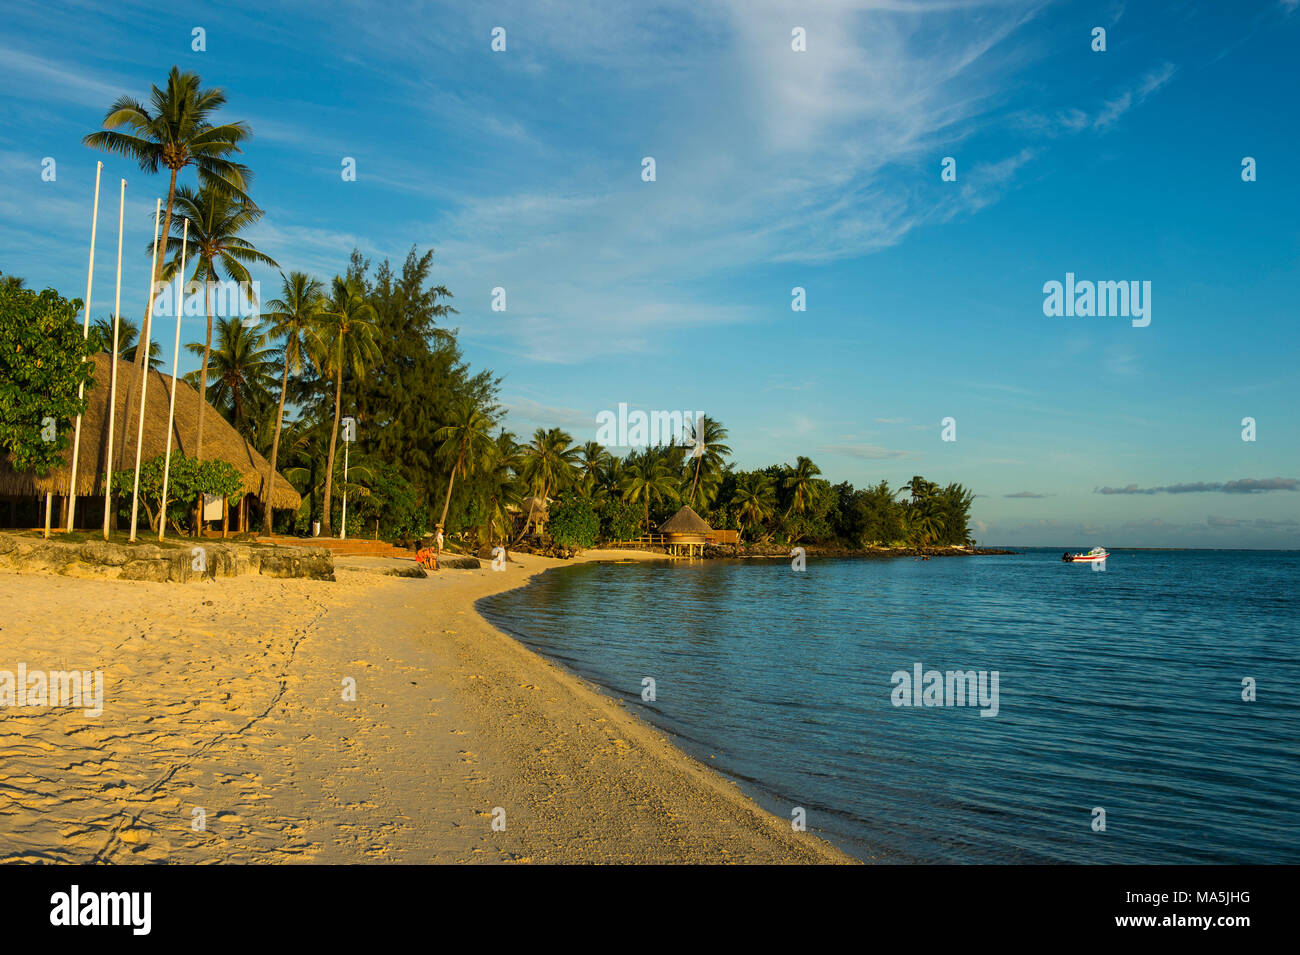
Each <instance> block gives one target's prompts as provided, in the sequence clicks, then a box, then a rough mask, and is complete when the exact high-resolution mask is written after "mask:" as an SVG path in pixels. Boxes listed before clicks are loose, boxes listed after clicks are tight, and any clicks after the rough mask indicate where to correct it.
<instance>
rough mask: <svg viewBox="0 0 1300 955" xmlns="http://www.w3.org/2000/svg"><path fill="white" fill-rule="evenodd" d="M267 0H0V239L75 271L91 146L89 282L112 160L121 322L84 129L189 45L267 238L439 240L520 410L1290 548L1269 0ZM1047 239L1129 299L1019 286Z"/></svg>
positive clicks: (1285, 212)
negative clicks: (708, 427)
mask: <svg viewBox="0 0 1300 955" xmlns="http://www.w3.org/2000/svg"><path fill="white" fill-rule="evenodd" d="M275 6H276V9H275V10H265V9H262V8H261V6H260V5H244V4H240V3H223V4H221V5H219V6H212V5H188V4H184V3H173V4H169V5H167V7H166V8H165V9H164V10H161V11H159V10H157V9H156V8H154V7H152V5H150V6H145V5H138V4H133V3H115V4H113V5H112V8H111V12H108V8H107V6H105V7H103V8H102V9H101V8H100V7H99V6H98V5H92V4H59V3H54V4H50V3H39V4H38V3H17V4H9V5H8V11H7V12H8V15H7V16H6V18H5V21H4V25H3V27H0V59H3V62H4V64H5V67H4V70H3V71H0V118H2V122H0V172H2V173H3V176H2V177H0V270H3V271H5V272H8V273H14V274H18V275H23V276H25V277H26V278H27V279H28V281H29V284H31V285H33V286H36V287H43V286H45V285H51V286H54V287H56V288H58V289H59V290H60V291H61V292H63V293H64V294H65V295H68V296H69V297H73V296H75V297H81V296H82V295H83V294H84V284H85V272H86V258H85V257H86V251H87V242H88V238H89V211H90V204H91V202H90V200H91V193H92V188H93V179H94V164H95V161H96V160H97V159H100V158H103V159H104V162H105V169H104V179H103V183H104V185H103V187H102V190H103V191H102V198H101V211H100V232H99V243H98V252H97V263H96V276H95V290H94V295H93V300H94V302H93V306H92V315H95V316H98V315H101V314H106V313H108V312H109V311H110V309H111V306H112V290H113V267H114V253H115V245H114V243H115V234H114V233H115V227H116V214H117V201H116V200H117V182H118V179H119V178H120V177H125V178H126V179H127V180H128V186H127V196H128V202H127V213H126V249H127V253H128V258H127V261H126V265H125V267H124V268H125V275H124V291H123V312H124V314H127V315H130V316H132V317H136V318H138V317H139V315H140V314H141V313H142V312H143V306H144V301H145V294H146V289H145V278H146V275H147V271H148V265H147V259H146V257H145V256H144V255H143V252H142V250H143V249H144V247H145V246H146V243H147V241H148V235H149V232H150V228H151V226H152V210H153V202H154V199H155V197H156V196H157V195H158V194H159V191H160V190H165V188H166V182H165V180H164V179H163V178H162V177H149V176H146V175H145V174H143V173H142V172H140V171H139V170H138V169H136V168H134V167H132V166H131V165H130V164H129V163H127V162H125V161H123V160H120V159H118V158H116V157H103V156H100V155H98V154H95V153H92V152H90V151H89V150H87V149H85V148H84V147H82V146H81V145H80V140H81V137H82V136H83V135H85V134H86V133H87V132H89V131H92V130H94V129H96V128H98V126H99V123H100V120H101V119H102V117H103V114H104V112H105V110H106V108H107V106H108V104H109V103H110V102H112V100H113V99H114V98H116V97H117V96H118V95H121V94H123V93H127V94H130V95H133V96H136V97H139V98H142V99H143V98H145V97H146V94H147V91H148V88H149V86H150V84H152V83H161V82H162V81H163V79H164V78H165V75H166V71H167V69H168V68H169V67H171V66H172V65H173V64H177V65H180V66H181V67H182V68H184V69H189V70H194V71H196V72H198V73H199V74H200V75H201V76H202V78H203V80H204V85H206V86H220V87H222V88H223V89H224V90H225V91H226V93H227V96H228V99H229V104H228V106H227V109H226V114H227V115H229V116H230V117H231V118H238V119H244V120H246V121H248V122H249V123H250V124H251V125H252V127H253V130H254V134H255V135H254V139H253V142H252V143H251V144H250V146H249V148H248V149H247V151H246V155H245V157H244V158H245V160H246V161H247V162H248V164H249V165H250V166H252V168H253V169H254V171H255V172H256V177H257V178H256V181H255V183H254V187H253V190H252V194H253V196H254V198H255V199H256V200H257V201H258V202H259V204H260V205H262V207H263V208H264V209H265V210H266V216H265V219H264V220H263V222H262V223H261V224H260V225H259V226H258V228H257V230H256V231H255V232H254V233H252V235H251V237H252V238H253V239H254V241H256V242H257V244H258V246H259V247H260V248H262V249H263V250H264V251H266V252H267V253H269V254H271V255H272V256H274V257H275V258H276V259H277V260H278V261H279V262H280V263H281V265H282V266H284V267H285V268H286V269H288V268H296V269H305V270H308V271H312V272H315V273H316V274H318V275H320V276H321V277H325V278H328V277H329V276H331V275H333V274H334V273H335V272H337V271H340V270H341V269H342V268H343V267H344V266H345V264H346V261H347V256H348V253H349V252H350V250H351V249H352V247H353V246H354V245H355V246H358V247H359V248H360V249H361V250H362V252H363V253H365V254H366V255H368V256H370V257H371V258H372V259H374V260H375V261H376V262H377V261H379V260H381V259H382V258H384V257H389V258H392V259H394V260H400V259H401V258H402V257H403V256H404V255H405V253H406V250H407V249H408V248H409V247H410V246H411V245H412V244H413V243H414V244H416V245H418V246H419V247H420V248H421V249H423V248H427V247H430V246H432V247H433V248H435V249H436V250H437V251H436V256H435V270H436V271H435V279H436V280H437V281H439V282H442V283H445V284H446V285H448V286H449V287H450V288H451V290H452V291H453V293H454V294H455V296H456V299H455V305H456V306H457V308H459V310H460V314H459V316H457V318H456V324H457V325H458V326H459V327H460V329H461V337H462V342H463V345H464V347H465V350H466V353H467V356H468V357H469V359H470V360H471V362H472V363H473V364H474V365H475V366H476V367H488V368H491V369H492V370H493V371H495V372H497V373H498V374H500V375H502V376H503V378H504V385H503V389H502V398H503V401H504V403H505V404H506V405H507V406H508V407H509V409H510V410H509V415H508V422H509V424H510V426H511V427H512V428H513V429H514V430H515V431H517V432H519V433H521V434H525V435H526V434H529V433H531V431H532V430H533V429H534V428H535V427H538V426H541V425H546V426H553V425H562V426H564V427H565V428H566V429H568V430H569V431H570V432H571V433H572V434H573V435H574V437H575V439H577V440H578V441H584V440H589V439H591V438H594V436H595V430H596V413H597V412H598V411H601V410H605V409H615V408H617V407H618V404H619V403H620V402H627V403H628V404H629V405H631V406H632V407H640V408H645V409H664V410H702V411H704V412H706V413H707V414H709V415H711V416H713V417H716V418H718V419H719V420H721V421H722V422H723V423H724V424H725V425H726V426H727V427H728V428H729V429H730V432H731V439H730V441H729V443H730V445H731V446H732V448H733V449H734V451H735V458H736V460H737V461H738V463H739V464H740V465H741V466H742V467H755V466H762V465H765V464H768V463H772V462H777V461H792V460H793V459H794V457H795V455H797V454H808V455H809V456H811V457H812V458H813V459H814V460H815V461H816V462H817V463H818V464H819V465H820V467H821V468H822V471H823V472H824V474H825V475H826V476H827V477H829V478H830V479H831V480H833V481H839V480H850V481H853V482H854V483H855V484H859V485H861V484H866V483H870V482H874V481H877V480H880V479H881V478H884V479H886V480H888V481H890V482H891V484H894V485H898V484H901V483H903V482H904V481H906V480H907V479H908V478H909V477H910V476H911V475H912V474H915V473H920V474H924V475H925V476H926V477H928V478H929V479H931V480H936V481H939V482H941V483H946V482H948V481H961V482H963V483H965V484H966V485H967V486H968V487H971V488H972V489H974V490H975V492H976V493H977V494H978V495H979V497H978V498H977V500H976V504H975V509H974V516H975V519H976V533H977V536H978V537H979V538H980V539H981V540H983V541H985V542H988V543H1006V544H1020V545H1033V544H1043V545H1058V544H1059V545H1062V546H1065V545H1070V546H1075V545H1080V546H1081V545H1091V544H1094V543H1103V544H1106V545H1108V546H1112V547H1118V546H1205V547H1215V546H1221V547H1249V546H1259V547H1296V546H1298V545H1297V542H1298V541H1300V533H1298V532H1300V490H1296V487H1297V481H1296V479H1298V478H1300V451H1298V450H1297V449H1298V448H1300V425H1298V424H1297V420H1296V417H1297V410H1296V395H1297V393H1298V389H1297V385H1300V372H1298V371H1297V362H1296V359H1297V355H1298V354H1300V348H1298V347H1297V346H1298V345H1300V333H1298V332H1297V330H1296V326H1297V318H1300V315H1298V314H1297V291H1298V290H1300V265H1298V264H1297V263H1298V262H1300V256H1298V255H1297V253H1298V252H1300V164H1298V158H1300V131H1298V130H1300V124H1298V123H1297V112H1298V110H1297V106H1296V104H1297V103H1300V95H1298V94H1300V89H1297V86H1298V85H1300V83H1298V82H1297V78H1298V77H1300V71H1298V70H1297V69H1296V66H1295V60H1296V50H1297V49H1298V48H1300V11H1298V10H1297V3H1296V2H1295V0H1285V2H1278V0H1271V2H1260V3H1208V2H1205V3H1197V2H1183V0H1179V2H1170V3H1155V2H1152V3H1137V2H1129V3H1122V2H1102V3H1016V2H989V3H963V2H956V0H952V2H917V3H904V2H901V0H893V2H876V3H856V2H847V0H844V2H840V0H835V2H826V3H811V4H807V3H788V4H787V3H774V2H763V0H734V2H713V3H710V2H695V0H692V2H683V3H664V4H650V5H635V6H634V5H630V4H628V5H623V4H610V3H604V2H597V0H590V2H588V0H574V2H565V3H546V2H533V3H493V2H482V3H474V4H458V5H443V4H436V3H435V4H403V3H396V4H383V5H370V4H364V5H361V4H358V5H352V4H338V3H330V2H323V3H319V2H318V3H312V4H277V5H275ZM379 7H382V9H380V8H379ZM498 26H500V27H504V28H505V30H506V50H505V52H493V51H492V49H491V40H492V30H493V28H494V27H498ZM196 27H201V28H203V29H204V30H205V31H206V50H205V51H203V52H195V51H194V50H192V48H191V47H192V31H193V30H194V28H196ZM795 27H802V28H803V29H804V30H805V31H806V37H807V41H806V46H807V49H806V51H803V52H796V51H794V50H792V49H791V31H792V30H793V29H794V28H795ZM1096 27H1101V28H1104V29H1105V30H1106V31H1107V32H1106V50H1105V52H1094V51H1093V50H1092V48H1091V46H1092V43H1093V30H1094V28H1096ZM646 156H652V157H654V159H655V162H656V181H654V182H645V181H643V180H642V177H641V172H642V158H643V157H646ZM948 156H951V157H953V158H954V159H955V160H956V171H957V180H956V181H955V182H944V181H941V178H940V170H941V161H942V159H943V158H944V157H948ZM1247 156H1250V157H1253V158H1254V159H1255V160H1256V163H1257V180H1256V181H1254V182H1243V181H1242V176H1241V163H1242V159H1243V157H1247ZM45 157H52V158H54V159H55V161H56V163H57V178H56V180H55V181H54V182H44V181H42V179H41V169H42V166H41V163H42V160H43V159H44V158H45ZM343 157H353V158H354V159H355V160H356V169H357V179H356V181H355V182H345V181H344V180H343V178H342V176H341V175H340V171H341V163H342V159H343ZM1067 272H1072V273H1074V274H1075V275H1076V276H1077V277H1078V278H1079V279H1091V280H1094V281H1102V280H1108V281H1109V280H1138V281H1149V282H1151V287H1152V302H1151V306H1152V307H1151V323H1150V325H1149V326H1147V327H1144V328H1137V327H1133V326H1132V324H1131V322H1130V321H1129V320H1128V319H1127V318H1116V317H1106V318H1099V317H1063V316H1061V317H1056V316H1052V317H1049V316H1046V315H1044V312H1043V300H1044V294H1043V291H1042V289H1043V285H1044V283H1046V282H1049V281H1053V280H1055V281H1061V282H1063V281H1064V280H1065V276H1066V273H1067ZM261 279H262V282H263V290H264V293H265V291H266V290H267V289H274V288H275V287H276V285H277V280H276V277H275V276H274V274H273V273H267V274H265V275H263V276H261ZM498 286H500V287H503V288H505V289H506V295H507V310H506V311H505V312H494V311H492V310H491V308H490V304H491V294H492V289H493V288H494V287H498ZM796 286H798V287H802V288H804V289H806V293H807V311H805V312H793V311H792V310H791V290H792V289H793V288H794V287H796ZM201 325H202V320H201V319H197V320H188V321H187V324H186V327H185V330H184V333H185V335H186V338H187V340H194V339H198V338H201V336H202V330H201ZM164 341H166V339H164ZM170 350H171V349H170V347H167V348H166V349H165V351H166V352H167V353H168V354H170ZM185 361H186V359H183V360H182V370H188V366H187V365H186V364H185ZM190 361H191V363H192V360H190ZM949 416H950V417H952V418H954V419H955V421H956V440H955V441H948V442H945V441H943V440H941V430H942V429H941V421H942V419H944V418H945V417H949ZM1245 417H1252V418H1254V419H1255V421H1256V427H1257V436H1256V440H1255V441H1253V442H1247V441H1243V440H1242V425H1241V421H1242V419H1243V418H1245ZM1279 478H1280V479H1282V480H1281V481H1277V480H1274V479H1279ZM1103 490H1109V493H1103ZM1117 492H1118V493H1117Z"/></svg>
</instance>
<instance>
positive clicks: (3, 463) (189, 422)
mask: <svg viewBox="0 0 1300 955" xmlns="http://www.w3.org/2000/svg"><path fill="white" fill-rule="evenodd" d="M112 360H113V359H112V358H111V356H109V354H108V353H107V352H100V353H99V354H97V355H95V356H94V358H93V359H92V361H93V363H94V368H93V375H94V384H93V386H90V387H88V388H87V390H86V397H87V399H88V404H87V406H86V413H85V414H84V415H83V416H82V419H81V455H80V457H79V458H78V461H77V493H78V494H102V493H104V488H103V483H102V481H103V473H104V450H105V447H104V446H105V444H106V442H107V440H108V394H109V385H110V378H111V375H112ZM171 386H172V379H171V376H170V375H164V374H162V372H158V371H151V372H150V373H149V388H148V394H147V395H146V401H147V407H146V409H145V418H144V442H143V453H142V455H141V460H143V461H147V460H149V459H150V458H153V457H157V456H158V455H161V454H166V453H167V406H168V404H169V403H170V401H171ZM139 390H140V379H139V378H138V377H137V374H136V367H135V364H134V363H133V362H129V361H120V360H119V361H118V362H117V413H116V416H115V417H116V420H115V422H114V425H113V450H114V454H115V458H114V461H113V470H115V471H117V470H123V469H129V468H132V467H134V466H135V439H136V434H137V432H138V429H139V427H140V417H139V416H140V402H139ZM128 395H129V396H130V398H129V400H130V403H131V420H130V421H127V418H126V415H127V401H128ZM198 421H199V393H198V391H196V390H195V389H194V388H192V387H190V386H189V385H187V384H186V383H185V381H184V379H181V380H180V381H178V382H177V383H176V417H175V420H174V421H173V426H172V448H173V450H175V449H177V448H179V449H180V450H181V451H183V452H184V453H185V454H187V455H192V454H193V453H194V445H195V442H196V440H197V438H198ZM203 457H204V458H205V459H208V460H212V459H217V458H219V459H221V460H223V461H229V462H230V463H231V464H233V465H234V466H235V468H236V469H237V470H238V471H239V473H240V474H241V475H242V476H243V478H244V490H245V491H251V492H253V493H255V494H256V495H257V496H258V497H259V498H261V496H262V483H263V481H264V480H265V479H266V470H267V467H268V463H267V460H266V458H264V457H262V456H261V455H260V454H258V453H257V452H256V451H255V450H254V449H253V446H252V445H251V444H249V443H248V441H247V440H245V439H244V437H243V436H242V435H240V434H239V432H237V431H236V430H235V429H234V428H232V427H231V426H230V423H229V422H227V421H226V419H225V418H223V417H221V414H220V413H219V412H218V411H217V410H216V409H215V408H213V407H212V406H211V405H208V408H207V411H205V412H204V415H203ZM71 469H72V447H71V441H69V447H68V449H67V450H66V451H65V452H64V454H63V464H62V465H60V466H59V467H57V468H54V469H51V470H50V472H49V474H47V475H46V476H45V477H37V476H36V475H35V474H34V473H32V472H30V471H29V472H25V473H21V474H20V473H17V472H15V471H14V470H13V468H12V466H11V464H10V461H9V456H8V455H7V454H0V494H12V495H15V496H17V495H23V494H45V493H47V492H52V493H54V494H67V493H68V477H69V473H70V471H71ZM301 503H302V498H301V497H300V496H299V495H298V492H297V491H295V490H294V488H293V485H292V484H290V483H289V482H288V481H286V480H285V479H284V477H283V476H282V475H280V474H279V473H277V474H276V475H275V478H274V485H273V488H272V492H271V506H272V507H277V508H292V509H296V508H297V507H298V506H299V505H300V504H301Z"/></svg>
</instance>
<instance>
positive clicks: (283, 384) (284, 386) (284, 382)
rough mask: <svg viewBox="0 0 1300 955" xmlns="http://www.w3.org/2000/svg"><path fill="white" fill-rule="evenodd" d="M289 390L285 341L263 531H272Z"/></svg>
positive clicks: (263, 510) (267, 532) (267, 533)
mask: <svg viewBox="0 0 1300 955" xmlns="http://www.w3.org/2000/svg"><path fill="white" fill-rule="evenodd" d="M288 390H289V354H288V343H287V342H286V343H285V357H284V377H283V378H282V379H281V380H280V413H279V414H278V415H276V418H275V437H274V438H272V439H271V460H270V461H269V462H267V463H268V465H269V467H268V468H267V470H266V500H265V504H264V506H263V507H262V533H263V534H266V535H268V536H269V535H270V533H271V486H272V484H273V483H274V481H275V464H276V460H277V459H278V458H279V456H280V428H281V426H282V425H283V424H284V393H285V392H286V391H288Z"/></svg>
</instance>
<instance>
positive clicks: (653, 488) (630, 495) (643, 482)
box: [620, 448, 680, 530]
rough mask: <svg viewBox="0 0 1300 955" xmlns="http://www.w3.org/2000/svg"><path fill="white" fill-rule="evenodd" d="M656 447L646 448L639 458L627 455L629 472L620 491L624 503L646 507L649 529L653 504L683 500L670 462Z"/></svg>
mask: <svg viewBox="0 0 1300 955" xmlns="http://www.w3.org/2000/svg"><path fill="white" fill-rule="evenodd" d="M654 451H655V449H654V448H646V449H645V451H643V452H642V453H640V454H638V455H628V461H627V464H626V470H625V471H624V475H623V482H622V486H621V488H620V490H621V491H622V493H623V500H625V501H628V502H629V503H632V504H635V503H636V502H637V501H641V502H642V503H643V504H644V505H645V526H646V529H647V530H649V527H650V503H651V501H656V500H657V501H676V500H679V499H680V495H679V494H678V492H677V482H676V480H675V479H674V474H673V471H672V469H671V468H670V467H669V465H668V462H667V461H666V460H665V459H664V457H663V456H662V455H660V454H655V453H654Z"/></svg>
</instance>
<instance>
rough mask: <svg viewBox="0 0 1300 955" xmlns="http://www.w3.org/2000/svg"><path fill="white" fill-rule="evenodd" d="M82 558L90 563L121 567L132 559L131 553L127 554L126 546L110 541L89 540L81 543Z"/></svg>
mask: <svg viewBox="0 0 1300 955" xmlns="http://www.w3.org/2000/svg"><path fill="white" fill-rule="evenodd" d="M81 559H82V560H83V561H85V562H86V563H88V564H99V565H101V566H103V567H121V566H122V565H123V564H125V563H126V562H127V561H128V560H130V555H128V554H127V551H126V548H125V547H120V546H118V545H117V544H110V543H109V542H108V541H87V542H86V543H84V544H82V545H81Z"/></svg>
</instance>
